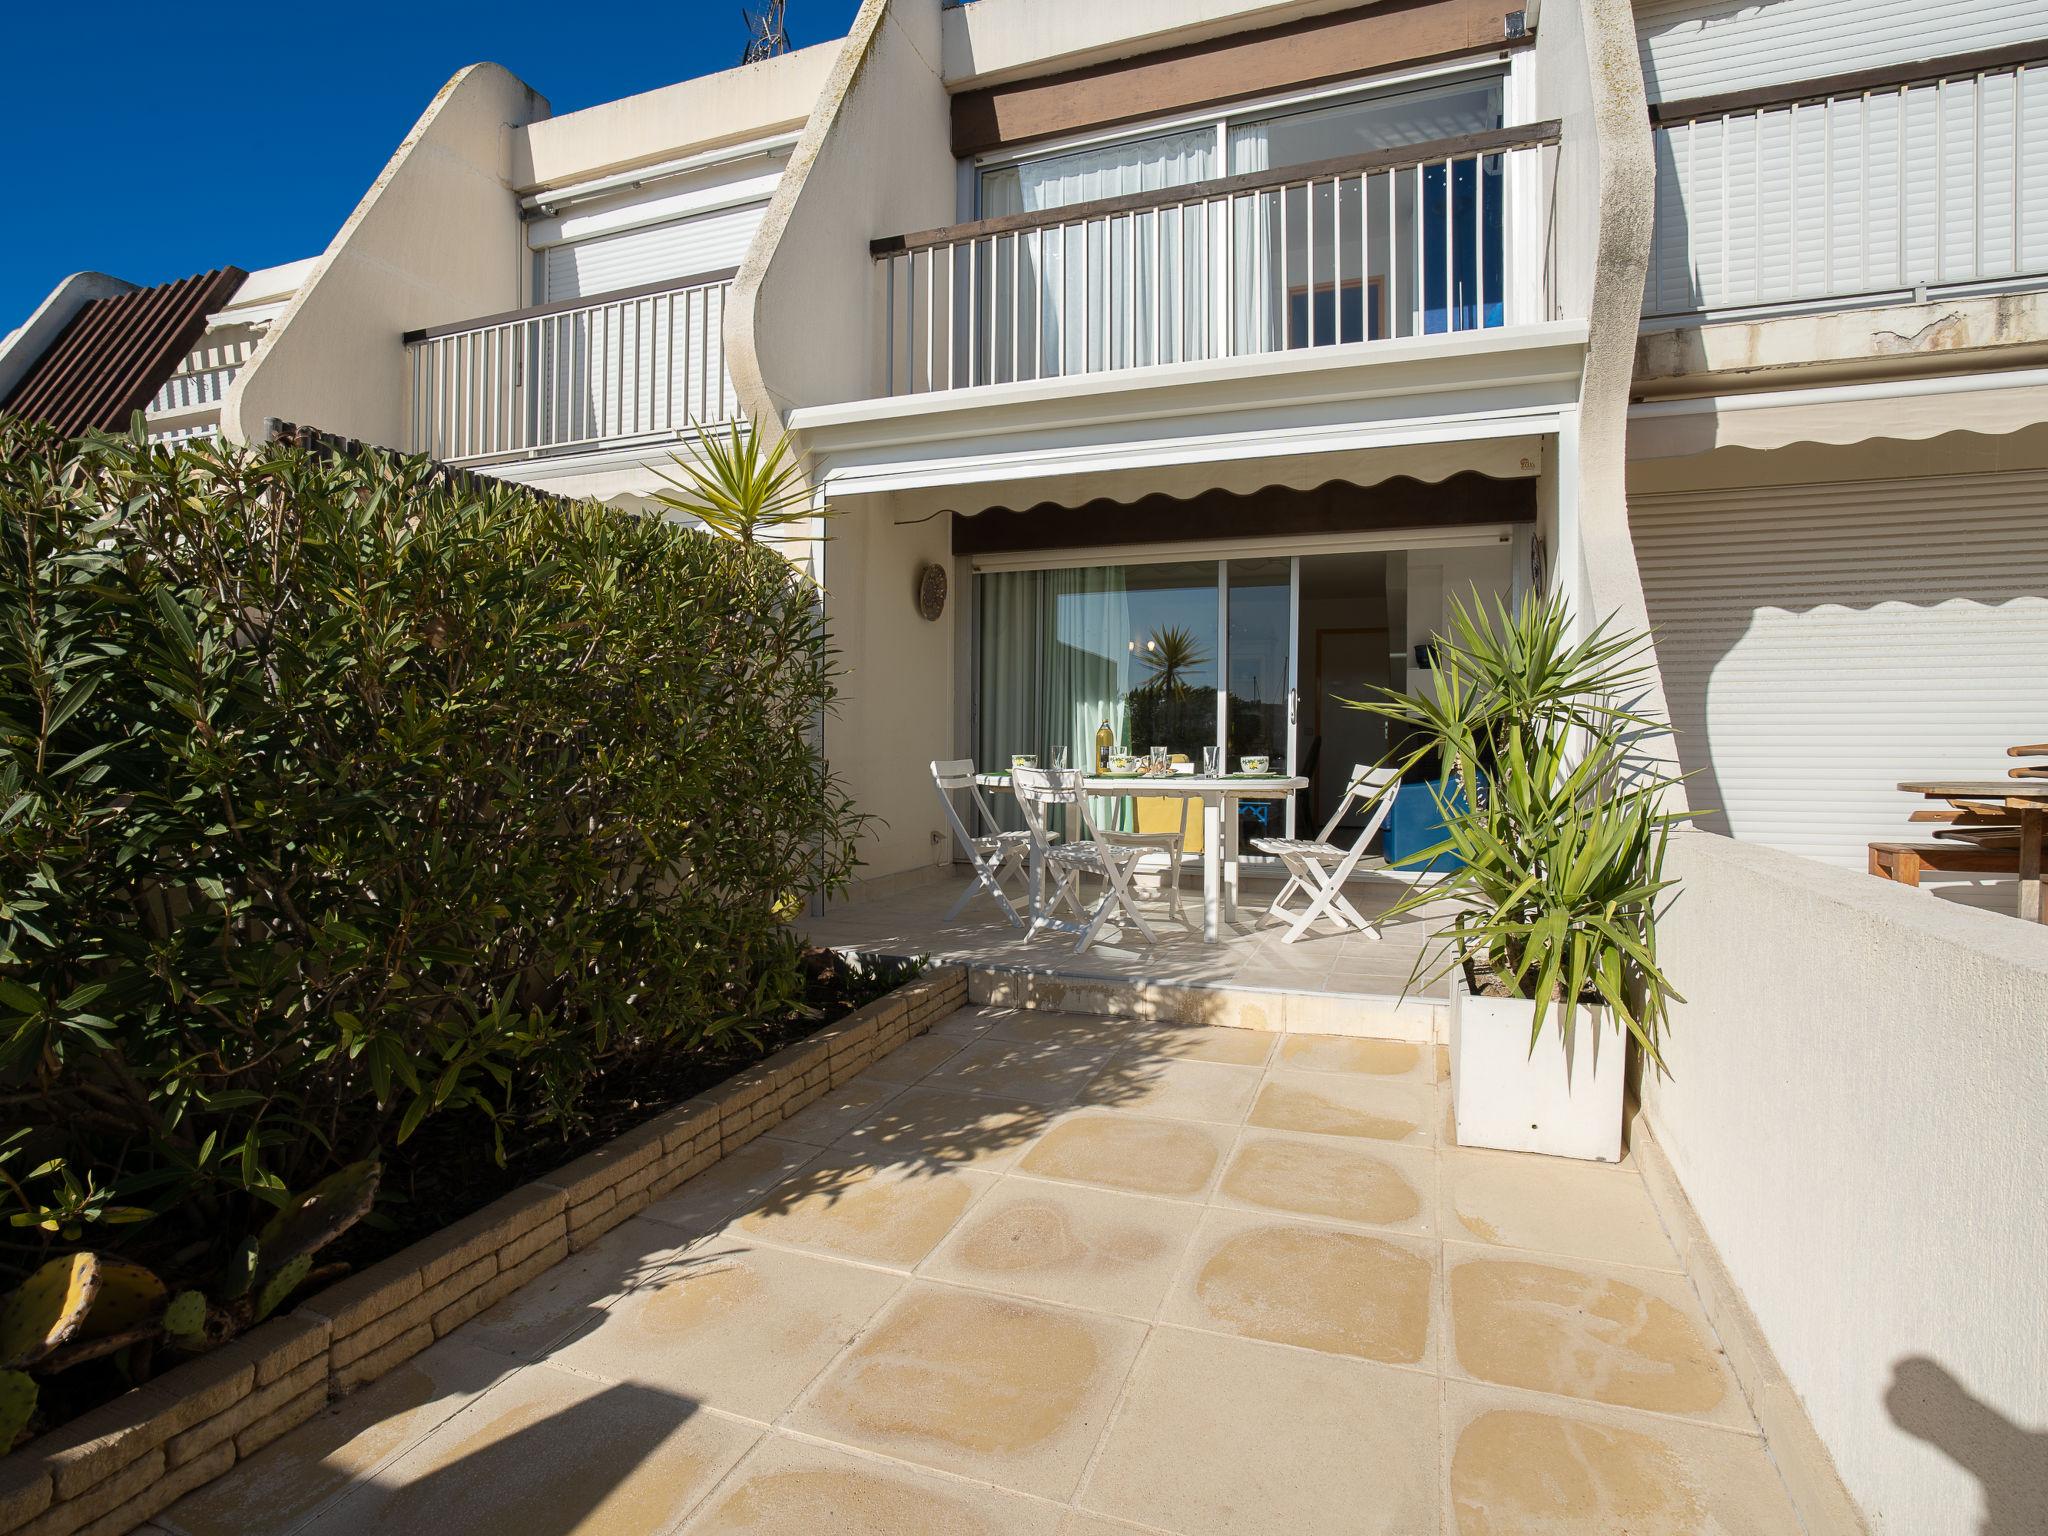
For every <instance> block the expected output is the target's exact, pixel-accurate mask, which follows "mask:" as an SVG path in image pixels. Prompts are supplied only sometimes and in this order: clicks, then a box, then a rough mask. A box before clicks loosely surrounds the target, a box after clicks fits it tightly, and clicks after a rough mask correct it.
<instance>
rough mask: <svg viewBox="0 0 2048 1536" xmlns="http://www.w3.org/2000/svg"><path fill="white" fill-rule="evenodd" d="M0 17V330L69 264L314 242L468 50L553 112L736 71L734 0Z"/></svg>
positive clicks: (123, 272) (363, 2)
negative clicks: (3, 191) (2, 186)
mask: <svg viewBox="0 0 2048 1536" xmlns="http://www.w3.org/2000/svg"><path fill="white" fill-rule="evenodd" d="M855 8H856V5H855V0H789V12H790V16H789V30H790V35H791V38H792V40H793V41H794V42H795V44H796V45H797V46H798V47H803V46H805V45H806V44H809V43H816V42H823V41H825V40H827V39H828V38H833V37H838V36H840V35H842V34H843V33H844V32H845V30H846V27H847V24H848V23H849V22H850V21H851V20H852V18H853V13H854V10H855ZM564 17H568V18H571V20H570V21H569V22H567V23H566V24H565V22H564V20H563V18H564ZM5 31H6V46H5V47H4V48H0V100H4V101H5V102H6V103H7V111H6V118H5V122H4V126H0V165H4V166H5V167H6V173H7V177H8V179H9V180H10V181H11V182H13V183H14V185H13V187H12V188H11V189H10V194H9V197H8V204H7V207H8V217H7V218H6V220H5V221H4V223H5V226H6V228H7V233H8V236H9V238H7V239H4V240H0V333H4V332H6V331H7V330H8V329H10V328H11V327H13V326H14V325H16V324H18V323H19V322H20V321H21V320H22V319H23V318H24V317H25V316H26V315H27V314H28V312H29V311H30V310H31V309H33V308H34V307H35V306H36V304H38V303H39V302H41V300H42V298H43V296H44V295H45V294H46V293H48V292H49V290H50V289H51V287H53V286H54V285H55V284H56V282H57V280H58V279H59V278H61V277H63V276H64V275H65V274H66V273H68V272H76V271H79V270H81V269H88V268H89V269H93V270H97V271H102V272H111V273H113V274H114V275H115V276H117V277H124V278H127V279H129V280H130V281H131V282H138V283H158V282H164V281H167V280H169V279H171V278H176V277H183V276H185V275H186V274H187V273H191V272H200V271H204V270H206V269H207V268H209V267H216V266H221V265H224V264H228V263H232V264H233V265H235V266H238V267H242V268H245V269H251V270H253V269H254V268H257V267H267V266H272V265H275V264H276V263H278V262H284V261H292V260H296V259H297V258H298V257H301V256H311V255H314V254H316V253H318V252H319V251H321V250H323V249H324V248H325V247H326V245H327V241H328V239H329V238H330V237H331V236H332V235H333V233H334V231H335V229H336V228H338V227H339V226H340V224H341V222H342V220H343V219H345V218H347V217H348V214H349V210H350V209H352V208H353V207H354V206H355V203H356V199H357V198H359V197H360V196H361V195H362V193H363V191H364V190H365V189H366V188H367V187H368V186H369V184H370V182H371V181H372V180H373V179H374V178H375V176H376V174H377V172H378V171H379V170H380V169H381V168H382V166H383V164H384V162H385V160H386V159H387V158H388V157H389V156H390V154H391V151H392V150H393V149H394V148H395V147H397V144H398V141H399V140H400V139H402V138H404V137H405V133H406V130H407V129H409V128H410V127H411V126H412V124H413V121H414V119H415V118H417V117H418V116H419V114H420V112H421V110H422V109H423V108H424V107H425V106H426V104H427V102H428V101H429V100H431V99H432V97H433V94H434V92H435V91H437V90H438V89H440V87H441V86H442V84H443V83H444V82H445V81H446V80H447V79H448V77H449V76H450V75H452V74H454V73H455V71H456V70H458V69H460V68H461V67H462V66H463V65H465V64H473V63H475V62H477V61H478V60H479V59H489V60H492V61H494V62H496V63H499V64H502V65H504V66H505V67H506V68H507V69H509V70H511V71H512V72H513V73H514V74H515V75H518V76H519V77H520V78H521V79H523V80H525V81H526V82H527V83H528V84H530V85H532V86H533V87H534V88H535V89H536V90H538V91H539V92H540V93H541V94H542V95H543V96H545V97H547V98H548V101H549V102H550V103H551V104H552V105H553V107H554V110H555V111H557V112H568V111H574V110H575V109H576V108H578V107H587V106H590V105H592V104H594V103H596V102H600V101H610V100H612V99H613V98H615V97H619V96H630V95H632V94H633V93H634V92H636V91H646V90H652V89H653V88H654V87H656V86H661V85H668V84H671V83H673V82H674V81H677V80H686V79H688V78H690V77H691V76H693V75H702V74H709V73H711V72H712V71H714V70H719V69H726V68H730V67H731V66H732V65H734V64H737V63H738V62H739V57H740V50H741V48H742V47H743V46H744V43H745V36H746V34H745V29H744V27H743V26H742V24H741V21H740V0H680V3H674V0H671V3H669V4H663V5H653V4H624V3H614V0H576V3H574V4H571V5H567V6H564V5H561V4H550V5H542V4H536V3H533V0H496V3H492V4H488V5H445V4H435V3H432V0H415V3H412V4H399V3H392V0H354V3H346V4H331V3H330V4H325V5H316V6H289V5H285V6H281V5H274V4H272V5H262V6H241V5H234V4H223V5H215V6H210V7H209V6H200V7H196V8H195V7H192V6H189V5H178V4H164V3H162V0H158V3H154V4H149V5H142V4H137V3H135V0H111V3H103V4H100V5H97V6H84V5H78V4H67V5H49V4H35V3H31V0H20V3H18V4H16V5H14V6H12V7H10V8H9V15H8V18H7V22H6V27H5Z"/></svg>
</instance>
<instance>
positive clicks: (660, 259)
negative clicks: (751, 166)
mask: <svg viewBox="0 0 2048 1536" xmlns="http://www.w3.org/2000/svg"><path fill="white" fill-rule="evenodd" d="M767 209H768V205H767V204H766V203H746V204H743V205H741V206H740V207H737V208H721V209H719V210H718V211H717V212H715V213H707V214H701V215H699V216H697V217H695V218H688V219H672V220H670V221H669V222H667V223H665V224H649V225H645V226H643V227H642V228H639V229H627V230H621V231H619V232H618V233H617V234H612V235H597V236H593V237H592V238H590V239H588V240H576V241H572V242H570V243H568V244H565V245H556V246H550V247H549V248H548V249H547V250H546V251H544V252H543V253H542V256H541V266H542V273H543V287H544V288H545V289H546V292H545V293H544V294H543V295H542V299H541V302H543V303H547V304H552V303H555V302H557V301H559V300H562V299H581V298H585V297H588V296H589V295H591V294H598V293H614V292H617V291H618V290H619V289H621V288H638V287H641V286H643V285H644V284H647V283H657V282H660V281H661V280H662V279H664V278H670V277H693V276H695V275H696V274H697V273H699V272H716V271H722V270H724V269H725V268H728V267H736V266H738V265H739V264H740V259H741V258H742V257H743V256H745V255H746V254H747V246H748V245H749V244H750V243H751V242H752V240H753V238H754V231H755V230H757V229H759V228H760V227H761V216H762V214H764V213H765V212H767Z"/></svg>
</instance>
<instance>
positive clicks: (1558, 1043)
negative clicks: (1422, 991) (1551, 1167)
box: [1451, 966, 1628, 1163]
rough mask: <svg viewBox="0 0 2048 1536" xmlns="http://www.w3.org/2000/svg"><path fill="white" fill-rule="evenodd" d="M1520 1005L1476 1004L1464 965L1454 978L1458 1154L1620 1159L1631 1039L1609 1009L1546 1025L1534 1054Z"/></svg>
mask: <svg viewBox="0 0 2048 1536" xmlns="http://www.w3.org/2000/svg"><path fill="white" fill-rule="evenodd" d="M1535 1013H1536V1005H1535V1004H1534V1003H1531V1002H1524V1001H1523V1000H1521V999H1520V998H1499V997H1474V996H1473V995H1472V992H1471V990H1470V988H1468V987H1467V986H1466V984H1465V972H1464V968H1463V967H1462V966H1460V967H1458V968H1456V969H1454V970H1453V971H1452V973H1451V1109H1452V1113H1453V1115H1454V1117H1455V1118H1456V1121H1457V1130H1458V1145H1459V1146H1461V1147H1499V1148H1501V1149H1502V1150H1503V1151H1508V1152H1547V1153H1549V1154H1550V1155H1551V1156H1552V1157H1578V1158H1587V1159H1590V1160H1592V1161H1594V1162H1602V1163H1613V1162H1619V1161H1620V1160H1621V1088H1622V1079H1623V1077H1624V1076H1625V1075H1626V1069H1627V1061H1628V1036H1627V1032H1626V1031H1625V1030H1623V1029H1622V1028H1621V1026H1620V1025H1619V1024H1617V1023H1615V1022H1614V1020H1613V1019H1612V1018H1611V1017H1610V1016H1609V1014H1608V1012H1607V1010H1606V1009H1604V1008H1581V1009H1580V1010H1579V1011H1578V1016H1577V1019H1576V1020H1575V1021H1574V1023H1573V1024H1572V1026H1571V1028H1570V1029H1569V1030H1567V1029H1565V1028H1563V1027H1561V1026H1562V1024H1563V1020H1564V1013H1563V1010H1561V1009H1557V1008H1552V1009H1551V1010H1550V1011H1549V1013H1548V1014H1546V1015H1545V1017H1544V1020H1543V1033H1542V1035H1541V1036H1540V1037H1539V1038H1538V1039H1537V1041H1536V1049H1535V1051H1534V1052H1533V1053H1532V1052H1531V1051H1530V1049H1529V1021H1530V1020H1531V1019H1532V1018H1534V1017H1535Z"/></svg>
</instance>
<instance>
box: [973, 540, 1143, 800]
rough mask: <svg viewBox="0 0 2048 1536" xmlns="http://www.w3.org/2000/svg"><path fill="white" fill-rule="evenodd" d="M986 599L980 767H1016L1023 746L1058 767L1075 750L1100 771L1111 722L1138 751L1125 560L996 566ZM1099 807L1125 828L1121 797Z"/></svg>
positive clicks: (980, 591) (981, 623)
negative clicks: (1042, 567)
mask: <svg viewBox="0 0 2048 1536" xmlns="http://www.w3.org/2000/svg"><path fill="white" fill-rule="evenodd" d="M976 601H977V612H978V614H979V620H978V633H979V642H980V650H981V656H980V664H979V666H978V668H977V671H978V673H979V676H978V679H977V683H978V687H977V690H976V696H975V741H974V749H975V760H976V764H977V766H979V767H981V768H982V769H984V770H989V769H1002V768H1007V767H1008V766H1009V763H1010V754H1011V753H1013V752H1035V753H1037V754H1038V760H1039V762H1040V763H1041V764H1043V765H1046V766H1050V765H1051V763H1052V759H1053V752H1054V750H1055V749H1056V748H1059V747H1065V748H1066V749H1067V764H1068V766H1069V767H1074V768H1088V769H1092V768H1093V767H1094V766H1095V756H1094V754H1095V732H1096V729H1097V727H1099V726H1101V725H1103V724H1104V723H1107V724H1108V726H1109V729H1110V734H1111V735H1112V736H1114V737H1115V739H1116V747H1117V750H1119V751H1124V750H1127V749H1128V748H1129V744H1130V743H1129V737H1130V726H1129V720H1128V716H1127V712H1126V708H1125V697H1126V694H1127V693H1128V691H1129V684H1130V679H1129V678H1128V677H1127V676H1126V675H1125V674H1126V671H1127V669H1128V666H1129V647H1130V640H1131V633H1132V628H1131V625H1132V620H1131V605H1130V595H1129V592H1128V589H1127V585H1126V581H1125V575H1124V567H1122V566H1118V565H1106V566H1092V567H1085V568H1076V569H1072V570H1050V571H992V572H988V573H985V574H984V575H982V576H981V577H980V578H979V585H978V586H977V588H976ZM1093 810H1094V811H1095V812H1096V814H1097V819H1098V821H1100V822H1101V823H1102V824H1104V825H1115V822H1114V820H1112V819H1111V818H1112V816H1113V815H1114V814H1115V813H1116V812H1117V807H1116V806H1115V804H1114V802H1110V801H1104V802H1103V803H1102V804H1101V805H1100V806H1097V807H1094V808H1093Z"/></svg>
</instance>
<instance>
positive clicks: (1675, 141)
mask: <svg viewBox="0 0 2048 1536" xmlns="http://www.w3.org/2000/svg"><path fill="white" fill-rule="evenodd" d="M2026 53H2032V54H2035V55H2038V56H2039V58H2038V62H2035V63H2033V64H2032V65H2029V64H2028V63H2026V62H2023V61H2016V60H2015V58H2014V56H2015V55H2024V54H2026ZM1651 113H1652V118H1653V120H1654V122H1655V137H1656V152H1657V216H1656V224H1655V228H1654V232H1653V234H1652V243H1651V256H1650V273H1649V280H1648V282H1647V283H1646V285H1645V291H1644V295H1643V312H1644V313H1645V314H1646V315H1682V314H1694V313H1699V312H1702V311H1706V312H1712V311H1717V310H1745V309H1759V308H1770V307H1775V306H1799V305H1803V304H1810V303H1813V302H1815V301H1826V300H1832V299H1847V298H1855V297H1864V296H1869V297H1875V296H1881V295H1888V294H1889V295H1898V296H1900V297H1907V296H1910V295H1912V294H1913V293H1914V292H1915V291H1916V290H1920V289H1924V288H1952V287H1967V286H1969V285H1972V284H1983V285H1993V286H1996V285H2000V284H2005V283H2011V282H2025V281H2028V280H2031V279H2039V278H2041V277H2043V276H2048V44H2041V43H2037V44H2032V45H2028V47H2027V48H2025V49H2002V50H1996V51H1994V52H1991V53H1986V54H1979V55H1971V56H1968V57H1963V58H1954V59H1950V60H1946V61H1944V60H1934V61H1932V62H1930V63H1926V64H1917V65H1911V66H1905V67H1902V68H1899V69H1896V70H1873V71H1869V72H1866V73H1864V74H1862V75H1857V76H1844V77H1835V78H1833V79H1829V80H1820V81H1810V82H1807V83H1806V84H1804V85H1794V86H1776V87H1768V88H1764V89H1760V90H1755V91H1746V92H1741V93H1737V94H1732V95H1727V96H1719V97H1708V98H1699V99H1696V100H1692V101H1681V102H1667V103H1660V104H1659V105H1657V106H1656V107H1653V108H1652V109H1651Z"/></svg>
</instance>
